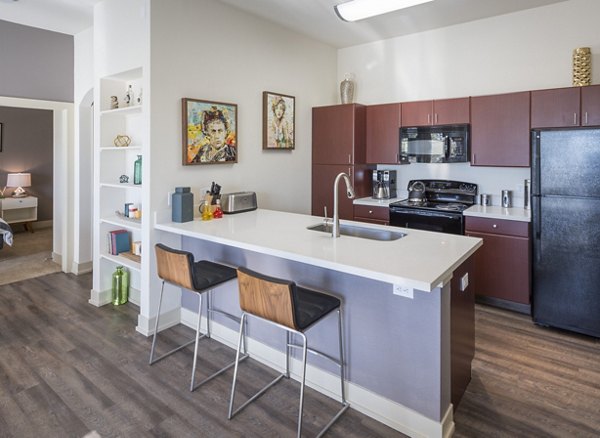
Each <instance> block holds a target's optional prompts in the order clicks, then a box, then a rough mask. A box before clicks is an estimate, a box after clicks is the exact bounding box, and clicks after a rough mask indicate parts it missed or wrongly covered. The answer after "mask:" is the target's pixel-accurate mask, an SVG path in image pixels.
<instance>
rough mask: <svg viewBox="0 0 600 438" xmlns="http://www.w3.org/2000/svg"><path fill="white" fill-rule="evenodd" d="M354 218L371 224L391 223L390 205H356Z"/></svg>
mask: <svg viewBox="0 0 600 438" xmlns="http://www.w3.org/2000/svg"><path fill="white" fill-rule="evenodd" d="M354 220H355V221H359V222H368V223H370V224H379V225H389V223H390V209H389V207H373V206H371V205H355V206H354Z"/></svg>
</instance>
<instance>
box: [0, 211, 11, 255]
mask: <svg viewBox="0 0 600 438" xmlns="http://www.w3.org/2000/svg"><path fill="white" fill-rule="evenodd" d="M0 236H2V242H6V244H7V245H10V246H12V244H13V235H12V230H11V228H10V225H8V224H7V223H6V221H5V220H4V219H2V218H0ZM2 242H0V248H2Z"/></svg>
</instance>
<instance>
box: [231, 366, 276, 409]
mask: <svg viewBox="0 0 600 438" xmlns="http://www.w3.org/2000/svg"><path fill="white" fill-rule="evenodd" d="M284 377H286V375H285V374H280V375H279V376H277V377H276V378H275V379H274V380H273V381H272V382H271V383H269V384H268V385H267V386H265V387H264V388H263V389H261V390H260V391H258V392H257V393H256V394H254V395H253V396H252V397H250V398H249V399H248V400H246V401H245V402H244V403H243V404H242V405H241V406H240V407H239V408H237V409H236V410H235V411H233V412H230V413H229V416H228V417H227V418H229V419H230V420H231V419H232V418H233V417H234V416H235V415H236V414H237V413H238V412H240V411H241V410H242V409H244V408H245V407H246V406H248V405H249V404H250V403H252V402H253V401H254V400H256V399H257V398H258V397H260V396H261V395H263V394H264V393H265V392H266V391H267V390H268V389H269V388H270V387H271V386H273V385H275V384H276V383H277V382H279V381H280V380H281V379H282V378H284ZM232 407H233V406H232Z"/></svg>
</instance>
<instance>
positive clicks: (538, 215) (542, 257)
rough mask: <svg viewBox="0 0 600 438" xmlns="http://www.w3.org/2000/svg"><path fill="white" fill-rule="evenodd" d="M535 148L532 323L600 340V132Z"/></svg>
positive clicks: (554, 138)
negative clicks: (599, 338)
mask: <svg viewBox="0 0 600 438" xmlns="http://www.w3.org/2000/svg"><path fill="white" fill-rule="evenodd" d="M531 144H532V175H531V176H532V178H531V188H532V190H531V192H532V200H531V201H532V202H531V208H532V212H531V213H532V223H533V303H532V308H533V320H534V322H535V323H537V324H540V325H546V326H551V327H558V328H561V329H566V330H571V331H574V332H578V333H583V334H586V335H591V336H595V337H600V129H577V130H576V129H572V130H548V131H532V142H531Z"/></svg>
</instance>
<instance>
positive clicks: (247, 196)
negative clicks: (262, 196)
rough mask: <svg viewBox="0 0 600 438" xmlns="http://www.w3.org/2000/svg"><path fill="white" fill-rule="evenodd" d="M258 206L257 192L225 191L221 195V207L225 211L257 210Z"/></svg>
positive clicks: (228, 212) (229, 212)
mask: <svg viewBox="0 0 600 438" xmlns="http://www.w3.org/2000/svg"><path fill="white" fill-rule="evenodd" d="M257 208H258V205H257V204H256V193H255V192H235V193H223V194H222V195H221V209H222V210H223V213H226V214H232V213H242V212H244V211H252V210H256V209H257Z"/></svg>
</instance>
